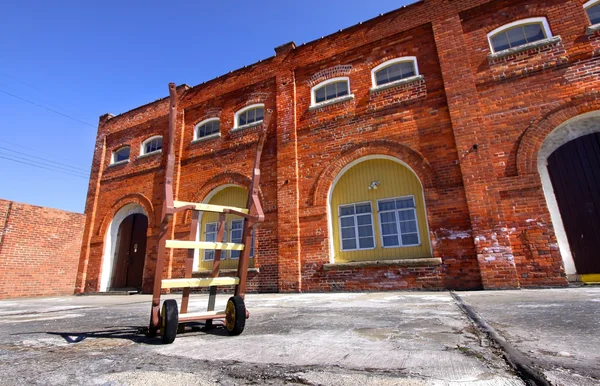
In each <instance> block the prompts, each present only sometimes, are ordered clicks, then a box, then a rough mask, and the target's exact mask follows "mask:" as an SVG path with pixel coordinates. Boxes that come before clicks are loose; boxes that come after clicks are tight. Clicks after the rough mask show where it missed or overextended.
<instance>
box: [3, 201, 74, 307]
mask: <svg viewBox="0 0 600 386" xmlns="http://www.w3.org/2000/svg"><path fill="white" fill-rule="evenodd" d="M84 219H85V216H84V215H83V214H80V213H71V212H65V211H62V210H58V209H50V208H43V207H39V206H33V205H27V204H21V203H17V202H13V201H6V200H0V299H4V298H14V297H24V296H50V295H66V294H72V293H73V288H74V286H75V275H76V272H77V263H78V261H79V255H80V250H81V239H82V234H83V226H84Z"/></svg>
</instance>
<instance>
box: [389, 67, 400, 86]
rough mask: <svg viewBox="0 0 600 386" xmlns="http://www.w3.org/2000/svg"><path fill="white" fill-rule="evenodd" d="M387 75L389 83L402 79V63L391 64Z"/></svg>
mask: <svg viewBox="0 0 600 386" xmlns="http://www.w3.org/2000/svg"><path fill="white" fill-rule="evenodd" d="M387 73H388V79H389V81H390V82H393V81H395V80H400V79H402V63H395V64H392V65H391V66H389V67H388V68H387Z"/></svg>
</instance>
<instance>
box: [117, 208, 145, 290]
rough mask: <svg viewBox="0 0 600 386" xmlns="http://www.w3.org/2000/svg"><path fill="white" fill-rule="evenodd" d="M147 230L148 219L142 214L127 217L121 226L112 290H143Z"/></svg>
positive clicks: (118, 235)
mask: <svg viewBox="0 0 600 386" xmlns="http://www.w3.org/2000/svg"><path fill="white" fill-rule="evenodd" d="M147 230H148V217H146V216H145V215H143V214H140V213H135V214H131V215H129V216H127V217H126V218H125V219H124V220H123V222H121V225H119V231H118V234H117V248H116V256H115V264H114V267H113V273H112V280H111V288H112V289H119V288H135V289H140V288H142V276H143V274H144V260H145V258H146V231H147Z"/></svg>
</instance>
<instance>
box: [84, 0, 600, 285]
mask: <svg viewBox="0 0 600 386" xmlns="http://www.w3.org/2000/svg"><path fill="white" fill-rule="evenodd" d="M599 14H600V5H599V3H598V2H597V1H590V2H584V0H527V1H522V0H518V1H517V0H494V1H487V0H422V1H418V2H416V3H414V4H411V5H409V6H406V7H403V8H401V9H398V10H396V11H393V12H390V13H387V14H385V15H381V16H379V17H377V18H374V19H372V20H369V21H366V22H363V23H360V24H358V25H355V26H352V27H350V28H347V29H345V30H342V31H339V32H336V33H334V34H332V35H329V36H326V37H324V38H321V39H319V40H316V41H313V42H310V43H306V44H303V45H301V46H296V45H295V44H294V43H287V44H284V45H282V46H280V47H277V48H275V55H274V56H273V57H270V58H267V59H264V60H261V61H260V62H258V63H255V64H252V65H249V66H247V67H244V68H243V69H239V70H237V71H234V72H231V73H229V74H227V75H224V76H221V77H219V78H216V79H213V80H210V81H207V82H206V83H203V84H200V85H198V86H195V87H189V86H187V85H183V86H180V87H178V96H179V115H178V118H177V119H178V131H177V133H176V137H175V149H176V166H175V181H174V190H175V196H176V197H175V199H176V200H180V201H192V202H210V203H217V204H219V203H220V204H234V203H235V202H237V201H238V200H239V197H244V194H245V193H244V190H243V189H244V188H246V187H247V186H248V183H249V178H250V173H251V168H252V159H253V156H254V151H255V146H256V141H257V138H258V130H259V126H257V124H259V123H260V122H261V119H262V116H263V113H264V109H273V111H274V117H273V120H272V121H271V125H270V127H269V128H268V139H267V143H266V146H265V151H264V154H263V157H262V171H263V172H262V180H261V192H260V194H261V198H262V200H263V207H264V209H265V212H266V222H265V223H264V224H262V225H261V226H260V227H258V228H257V229H256V233H255V247H254V251H253V260H252V264H253V269H252V273H251V275H250V286H251V288H252V289H254V290H259V291H282V292H286V291H332V290H387V289H406V288H437V289H443V288H460V289H476V288H486V289H496V288H519V287H535V286H547V285H552V286H562V285H566V284H567V279H577V278H579V277H580V275H582V274H588V275H590V274H598V273H600V257H599V255H598V254H597V252H595V251H598V250H600V248H594V247H600V244H598V241H597V240H600V224H599V222H598V221H599V220H598V218H600V213H599V211H600V201H599V197H600V191H599V186H600V173H599V170H600V163H599V162H600V142H599V141H600V140H599V138H600V134H599V132H600V101H598V100H597V96H598V95H599V92H600V91H599V88H600V80H599V79H598V76H599V74H600V56H599V54H600V32H598V31H600V26H599V25H596V24H595V23H598V22H600V15H599ZM166 91H167V87H166V85H165V93H166ZM167 132H168V100H167V99H166V98H165V99H161V100H158V101H156V102H153V103H150V104H147V105H144V106H141V107H138V108H136V109H134V110H132V111H129V112H126V113H123V114H121V115H119V116H112V115H110V114H107V115H104V116H102V117H101V118H100V124H99V127H98V137H97V142H96V148H95V153H94V161H93V170H92V178H91V181H90V187H89V193H88V199H87V204H86V214H87V222H86V227H85V235H84V240H83V248H82V252H81V260H80V265H79V272H78V278H77V291H105V290H107V289H109V288H113V287H140V286H141V287H143V288H144V290H145V291H150V288H151V283H152V280H153V272H154V266H155V262H156V258H157V256H156V244H157V230H158V224H157V217H158V216H159V215H160V209H161V206H162V202H161V200H162V198H161V192H162V189H161V184H162V183H163V179H164V165H165V163H166V157H165V154H164V153H162V152H161V151H160V148H161V146H162V139H161V138H162V136H166V135H167ZM123 224H125V225H123ZM136 224H137V225H136ZM174 224H175V226H174V227H173V229H172V233H173V234H172V236H173V238H180V239H184V238H186V237H187V234H188V232H189V227H190V218H189V216H188V215H182V214H178V215H177V216H176V217H175V220H174ZM212 224H213V220H211V219H210V218H209V217H206V218H203V220H202V224H201V229H200V230H199V231H200V232H199V233H200V237H201V238H202V239H203V240H213V237H214V228H213V225H212ZM228 224H229V226H228V227H229V229H228V237H229V238H230V240H233V239H234V238H235V237H237V236H236V234H237V233H236V230H237V229H239V223H236V221H235V219H230V221H229V223H228ZM146 235H147V236H148V238H147V244H144V243H145V240H146V237H145V236H146ZM594 253H595V255H594ZM211 256H212V255H211V252H210V251H206V252H199V253H198V254H197V259H196V261H195V268H196V270H197V271H198V273H197V274H198V275H202V274H203V272H205V271H206V270H207V269H208V268H209V267H210V264H211ZM164 258H166V259H167V264H166V267H167V268H166V269H167V270H168V272H167V274H168V275H171V276H173V277H180V276H182V274H183V273H182V271H183V267H184V259H185V252H181V251H175V252H170V254H169V255H167V256H165V257H164ZM235 258H236V256H235V255H232V254H230V255H228V256H227V262H226V263H227V264H229V267H230V268H232V267H234V266H235V264H236V260H235ZM587 277H588V278H590V277H592V278H593V276H587Z"/></svg>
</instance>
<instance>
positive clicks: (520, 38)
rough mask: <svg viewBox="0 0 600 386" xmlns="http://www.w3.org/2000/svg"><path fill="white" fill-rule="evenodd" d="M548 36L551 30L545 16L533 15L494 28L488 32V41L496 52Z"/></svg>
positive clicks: (550, 34)
mask: <svg viewBox="0 0 600 386" xmlns="http://www.w3.org/2000/svg"><path fill="white" fill-rule="evenodd" d="M550 37H552V32H550V26H549V25H548V21H547V20H546V18H545V17H534V18H530V19H524V20H519V21H515V22H513V23H510V24H507V25H504V26H502V27H500V28H496V29H495V30H493V31H492V32H490V33H489V34H488V41H489V43H490V48H491V50H492V52H493V53H496V52H500V51H504V50H508V49H510V48H515V47H520V46H523V45H525V44H528V43H533V42H537V41H539V40H544V39H547V38H550Z"/></svg>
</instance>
